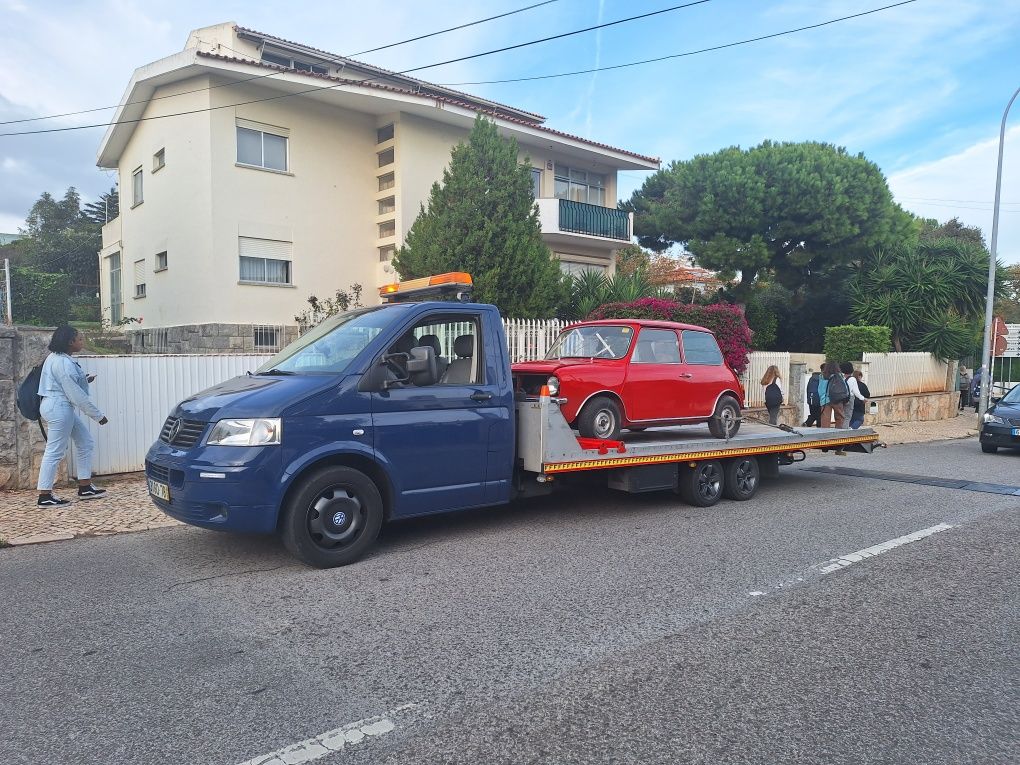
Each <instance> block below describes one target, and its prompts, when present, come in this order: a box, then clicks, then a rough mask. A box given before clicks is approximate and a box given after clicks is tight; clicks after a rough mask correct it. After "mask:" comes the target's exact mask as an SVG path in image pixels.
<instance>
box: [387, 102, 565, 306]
mask: <svg viewBox="0 0 1020 765" xmlns="http://www.w3.org/2000/svg"><path fill="white" fill-rule="evenodd" d="M393 265H394V267H395V268H396V270H397V273H399V274H400V276H401V278H403V279H413V278H416V277H421V276H428V275H430V274H439V273H445V272H448V271H467V272H468V273H470V274H471V275H472V277H473V279H474V283H475V290H474V296H475V300H477V301H479V302H486V303H493V304H494V305H496V306H497V307H498V308H499V310H500V312H501V313H502V314H503V315H504V316H509V317H512V318H548V317H551V316H555V315H556V312H557V310H558V308H559V306H560V303H561V302H562V301H563V300H564V298H565V288H564V284H563V279H562V277H561V275H560V270H559V266H558V265H557V263H556V261H555V260H553V259H552V257H551V254H550V252H549V248H548V247H546V245H545V243H544V242H543V241H542V231H541V227H540V226H539V222H538V211H537V209H536V207H535V200H534V198H533V197H532V191H531V172H530V169H529V165H528V164H527V163H526V164H521V163H520V162H519V161H518V149H517V142H516V141H515V140H513V139H511V140H503V139H502V138H500V135H499V132H498V131H497V129H496V126H495V124H494V123H492V122H491V121H489V120H486V119H484V118H482V117H481V115H479V116H478V118H477V119H476V120H475V124H474V127H473V128H472V130H471V135H470V136H469V137H468V141H467V143H466V144H465V143H462V144H458V145H457V146H455V147H454V149H453V151H452V153H451V156H450V166H449V167H448V168H447V169H446V170H444V171H443V181H442V183H441V184H440V183H434V184H432V192H431V194H430V195H429V200H428V207H427V208H426V207H425V206H424V205H423V206H422V208H421V212H420V213H419V214H418V218H417V219H416V220H415V222H414V225H412V226H411V229H410V231H408V233H407V239H406V242H405V244H404V246H403V247H402V248H400V250H399V251H398V252H397V254H396V255H395V257H394V259H393Z"/></svg>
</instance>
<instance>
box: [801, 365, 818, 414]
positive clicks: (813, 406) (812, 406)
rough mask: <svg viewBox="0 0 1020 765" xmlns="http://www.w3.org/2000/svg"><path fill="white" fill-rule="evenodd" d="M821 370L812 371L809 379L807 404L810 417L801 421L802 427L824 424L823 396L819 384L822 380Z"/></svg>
mask: <svg viewBox="0 0 1020 765" xmlns="http://www.w3.org/2000/svg"><path fill="white" fill-rule="evenodd" d="M821 376H822V375H821V372H812V373H811V377H809V378H808V381H807V405H808V418H807V419H806V420H804V422H803V423H801V427H804V428H811V427H821V425H822V398H821V396H819V395H818V386H819V384H820V382H821Z"/></svg>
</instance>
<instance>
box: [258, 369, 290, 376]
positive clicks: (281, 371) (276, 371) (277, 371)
mask: <svg viewBox="0 0 1020 765" xmlns="http://www.w3.org/2000/svg"><path fill="white" fill-rule="evenodd" d="M256 374H260V375H281V376H282V375H292V374H294V373H293V372H288V371H287V370H286V369H277V368H276V367H273V368H272V369H267V370H266V371H265V372H256Z"/></svg>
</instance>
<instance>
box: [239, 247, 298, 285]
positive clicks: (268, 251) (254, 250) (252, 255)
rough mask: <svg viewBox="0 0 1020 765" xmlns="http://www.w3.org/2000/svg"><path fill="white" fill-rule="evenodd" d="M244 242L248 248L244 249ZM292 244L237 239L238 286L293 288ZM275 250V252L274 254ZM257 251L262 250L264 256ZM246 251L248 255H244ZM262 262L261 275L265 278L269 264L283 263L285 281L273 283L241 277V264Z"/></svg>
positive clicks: (272, 281)
mask: <svg viewBox="0 0 1020 765" xmlns="http://www.w3.org/2000/svg"><path fill="white" fill-rule="evenodd" d="M245 240H247V241H249V242H250V244H249V245H248V247H247V248H246V247H245V244H244V242H245ZM293 246H294V245H293V243H292V242H285V241H282V240H275V239H257V238H255V237H244V236H242V237H238V243H237V255H238V258H237V268H238V280H237V283H238V284H254V285H259V286H263V287H293V286H294V254H293ZM274 249H275V252H274ZM259 250H262V252H263V253H265V254H259ZM245 251H247V252H248V253H249V254H247V255H245V254H244V252H245ZM272 254H277V255H284V254H286V255H287V257H271V255H272ZM245 260H248V261H262V264H263V265H262V274H263V276H265V275H266V274H268V272H269V269H268V268H267V266H268V264H269V263H285V264H286V274H287V280H286V281H275V280H267V279H263V280H259V279H246V278H245V277H244V276H243V271H242V269H241V265H242V263H243V262H244V261H245Z"/></svg>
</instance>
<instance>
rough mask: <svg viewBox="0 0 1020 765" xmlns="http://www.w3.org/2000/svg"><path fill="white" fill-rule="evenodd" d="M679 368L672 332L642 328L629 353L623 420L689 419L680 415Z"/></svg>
mask: <svg viewBox="0 0 1020 765" xmlns="http://www.w3.org/2000/svg"><path fill="white" fill-rule="evenodd" d="M683 367H684V365H683V364H682V363H681V357H680V343H679V340H678V338H677V334H676V332H674V331H673V330H671V329H655V328H652V327H643V328H642V329H641V333H640V334H639V335H638V338H637V342H636V343H635V344H634V349H633V351H631V356H630V361H629V363H628V366H627V380H626V382H625V383H624V386H623V401H624V406H625V407H626V409H627V413H626V417H627V419H628V420H630V421H631V422H640V421H642V420H670V419H677V418H680V417H687V416H689V415H687V414H685V413H684V410H685V404H684V398H685V397H684V396H683V395H682V392H683V390H684V388H685V387H686V386H684V385H682V384H681V383H682V382H684V379H683V378H682V375H683V373H684V368H683Z"/></svg>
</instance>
